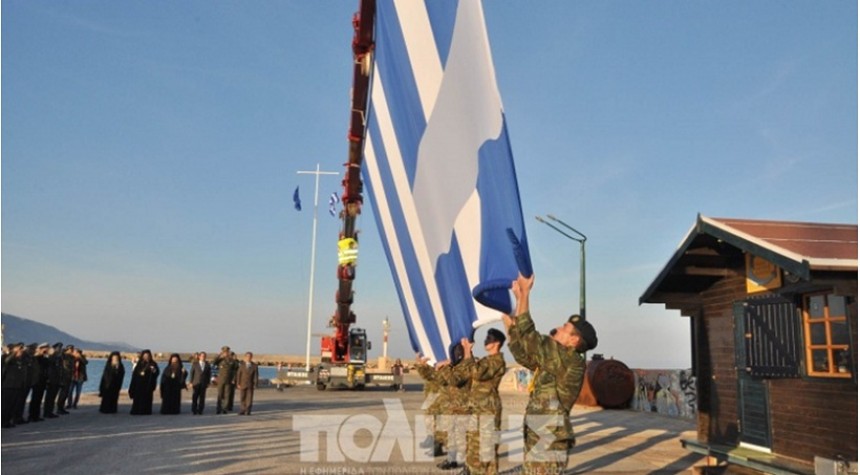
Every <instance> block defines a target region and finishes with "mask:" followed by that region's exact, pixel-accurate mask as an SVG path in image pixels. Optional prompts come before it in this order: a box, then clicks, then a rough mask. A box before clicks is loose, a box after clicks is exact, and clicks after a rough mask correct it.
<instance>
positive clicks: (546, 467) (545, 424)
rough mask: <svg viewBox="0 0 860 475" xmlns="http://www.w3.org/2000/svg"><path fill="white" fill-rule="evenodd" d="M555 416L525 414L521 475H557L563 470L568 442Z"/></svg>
mask: <svg viewBox="0 0 860 475" xmlns="http://www.w3.org/2000/svg"><path fill="white" fill-rule="evenodd" d="M559 417H562V416H558V415H543V414H526V421H525V424H524V425H523V439H524V443H525V444H524V445H525V447H524V451H525V452H524V455H525V460H524V462H523V474H525V475H559V474H562V473H564V470H565V468H567V458H568V457H567V455H568V449H569V448H570V446H571V445H570V440H568V437H567V436H566V434H565V433H566V430H565V429H564V426H563V424H562V423H561V422H559V421H558V418H559Z"/></svg>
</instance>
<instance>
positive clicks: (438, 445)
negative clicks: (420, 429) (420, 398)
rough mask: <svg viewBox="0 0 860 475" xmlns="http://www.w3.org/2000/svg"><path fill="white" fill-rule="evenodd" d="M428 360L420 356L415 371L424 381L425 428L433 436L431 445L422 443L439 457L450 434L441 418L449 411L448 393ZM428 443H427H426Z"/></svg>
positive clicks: (422, 407)
mask: <svg viewBox="0 0 860 475" xmlns="http://www.w3.org/2000/svg"><path fill="white" fill-rule="evenodd" d="M427 361H428V358H424V357H421V356H420V355H419V356H418V359H417V362H418V364H417V365H416V366H415V369H416V370H417V371H418V375H419V376H421V378H422V379H423V380H424V404H423V405H422V406H421V409H423V410H424V415H425V427H426V428H427V430H428V431H429V432H430V434H431V440H430V441H429V444H427V443H422V447H427V448H430V447H433V456H434V457H438V456H440V455H442V454H443V453H444V451H443V448H444V447H446V446H447V445H448V434H447V433H446V432H444V431H443V430H441V424H439V420H438V419H439V417H440V416H441V415H442V414H444V413H445V412H446V411H447V408H448V392H447V391H445V390H443V388H442V384H441V381H440V380H439V375H438V373H437V372H436V370H435V368H433V367H432V366H430V365H428V364H427ZM425 442H426V441H425Z"/></svg>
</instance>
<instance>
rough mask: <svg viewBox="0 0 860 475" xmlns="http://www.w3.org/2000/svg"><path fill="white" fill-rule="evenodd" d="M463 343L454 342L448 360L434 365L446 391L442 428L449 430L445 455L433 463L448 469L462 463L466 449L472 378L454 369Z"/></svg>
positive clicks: (460, 357)
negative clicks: (445, 406)
mask: <svg viewBox="0 0 860 475" xmlns="http://www.w3.org/2000/svg"><path fill="white" fill-rule="evenodd" d="M463 356H464V354H463V345H462V344H461V343H457V344H456V345H454V346H453V347H452V349H451V360H449V361H442V362H440V363H438V364H437V365H436V372H437V373H438V378H439V381H440V382H441V383H442V392H447V393H448V407H447V408H446V410H445V411H444V412H443V413H442V416H441V419H440V421H441V425H442V430H444V431H445V432H447V434H448V447H447V449H448V458H447V460H444V461H443V462H441V463H439V464H437V465H436V466H437V467H439V468H441V469H442V470H451V469H455V468H459V467H460V466H462V463H463V461H464V460H463V459H464V456H465V453H466V429H467V427H468V423H469V392H470V388H471V384H472V379H471V377H470V376H469V375H467V374H464V373H463V372H459V371H457V369H458V366H459V365H460V364H462V361H463Z"/></svg>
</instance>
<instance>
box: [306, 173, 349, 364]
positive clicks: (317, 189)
mask: <svg viewBox="0 0 860 475" xmlns="http://www.w3.org/2000/svg"><path fill="white" fill-rule="evenodd" d="M296 173H297V174H299V175H315V176H314V182H315V183H314V225H313V231H312V233H311V278H310V286H309V287H310V290H308V343H307V352H306V353H305V371H308V372H310V370H311V316H312V315H313V309H314V263H315V261H316V255H317V208H318V205H319V195H320V175H339V173H338V172H321V171H320V164H319V163H317V169H316V170H300V171H297V172H296Z"/></svg>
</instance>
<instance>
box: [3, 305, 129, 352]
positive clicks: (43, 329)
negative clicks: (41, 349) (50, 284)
mask: <svg viewBox="0 0 860 475" xmlns="http://www.w3.org/2000/svg"><path fill="white" fill-rule="evenodd" d="M2 322H3V343H4V344H9V343H16V342H24V343H43V342H48V343H49V344H51V345H53V344H54V343H57V342H62V343H63V344H64V345H75V346H76V347H78V348H83V349H86V350H99V351H113V350H118V351H129V352H133V351H138V350H139V349H138V348H135V347H133V346H131V345H129V344H128V343H121V342H119V343H113V342H107V343H99V342H94V341H87V340H82V339H80V338H77V337H75V336H72V335H70V334H68V333H66V332H64V331H62V330H59V329H57V328H55V327H52V326H50V325H45V324H44V323H39V322H35V321H33V320H28V319H26V318H21V317H16V316H15V315H10V314H8V313H4V314H2Z"/></svg>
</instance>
